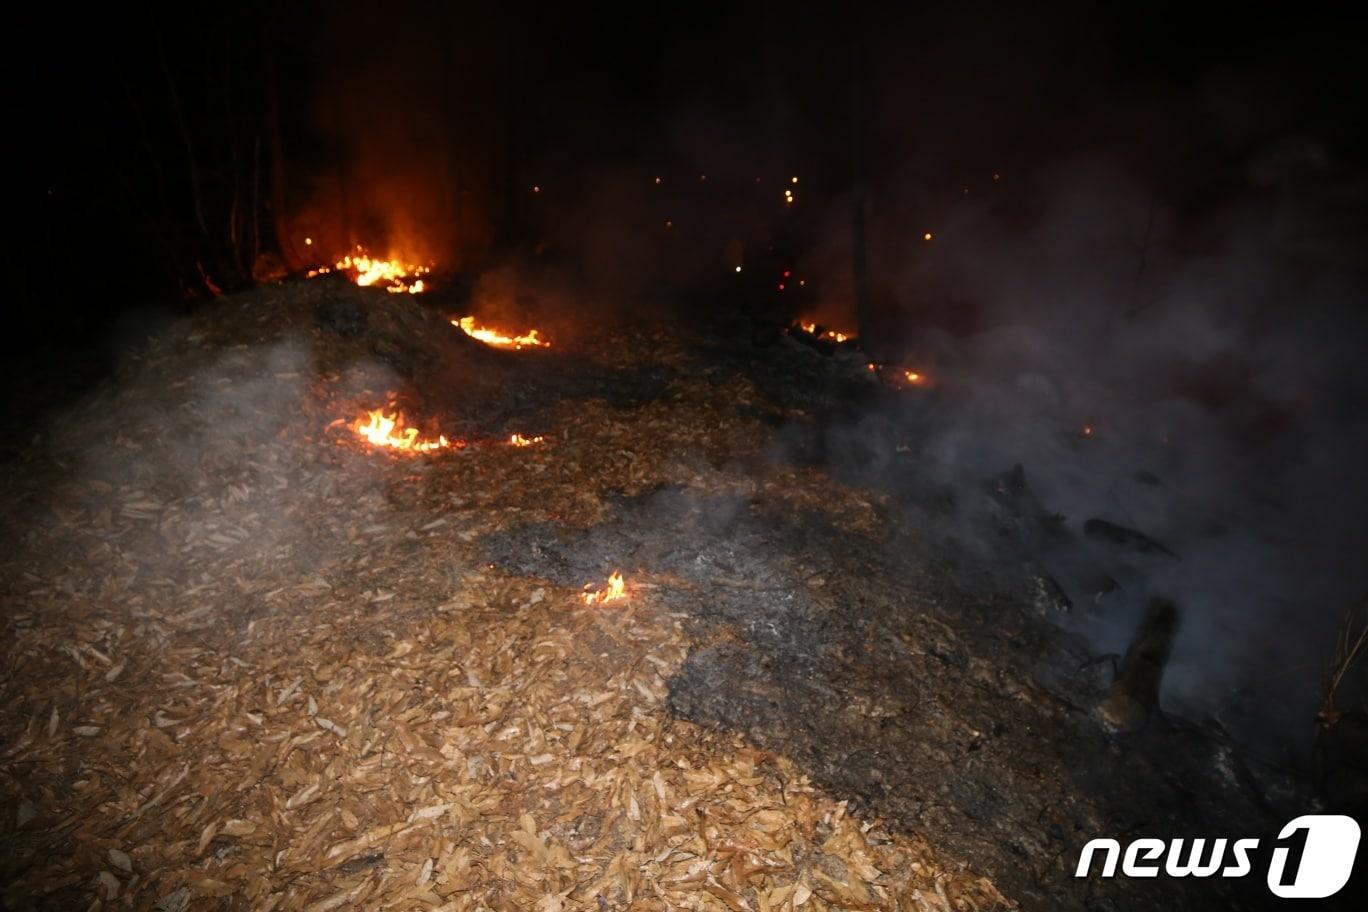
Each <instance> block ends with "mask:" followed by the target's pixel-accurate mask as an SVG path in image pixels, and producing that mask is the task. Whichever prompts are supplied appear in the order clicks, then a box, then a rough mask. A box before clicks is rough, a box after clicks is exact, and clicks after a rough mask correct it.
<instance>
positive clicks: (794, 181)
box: [789, 177, 798, 184]
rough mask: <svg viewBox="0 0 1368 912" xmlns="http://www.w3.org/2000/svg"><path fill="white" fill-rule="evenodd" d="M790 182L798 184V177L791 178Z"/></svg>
mask: <svg viewBox="0 0 1368 912" xmlns="http://www.w3.org/2000/svg"><path fill="white" fill-rule="evenodd" d="M789 180H790V181H791V182H793V183H795V184H796V183H798V178H796V177H790V178H789Z"/></svg>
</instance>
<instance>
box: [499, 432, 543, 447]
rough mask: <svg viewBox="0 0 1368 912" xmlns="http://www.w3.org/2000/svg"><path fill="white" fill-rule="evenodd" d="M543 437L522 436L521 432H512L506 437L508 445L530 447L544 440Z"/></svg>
mask: <svg viewBox="0 0 1368 912" xmlns="http://www.w3.org/2000/svg"><path fill="white" fill-rule="evenodd" d="M545 439H546V438H545V437H524V436H523V435H522V434H514V435H513V436H512V437H509V438H508V443H509V446H515V447H530V446H535V445H536V444H539V443H541V442H542V441H544V440H545Z"/></svg>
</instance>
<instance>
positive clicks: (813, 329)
mask: <svg viewBox="0 0 1368 912" xmlns="http://www.w3.org/2000/svg"><path fill="white" fill-rule="evenodd" d="M783 287H784V286H783V285H780V286H779V288H780V289H781V290H782V289H783ZM798 328H799V329H801V330H802V331H803V332H805V333H807V334H808V335H809V336H816V337H817V338H819V339H826V340H827V341H828V342H847V341H849V340H850V339H853V338H855V337H854V336H852V335H850V334H848V333H843V332H837V331H836V330H834V329H822V327H820V326H818V325H817V324H816V323H811V322H800V323H799V324H798ZM819 329H821V332H818V330H819Z"/></svg>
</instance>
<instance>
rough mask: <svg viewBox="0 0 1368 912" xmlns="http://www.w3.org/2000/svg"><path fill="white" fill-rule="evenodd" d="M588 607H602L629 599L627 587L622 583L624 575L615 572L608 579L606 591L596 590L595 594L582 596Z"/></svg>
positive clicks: (586, 593)
mask: <svg viewBox="0 0 1368 912" xmlns="http://www.w3.org/2000/svg"><path fill="white" fill-rule="evenodd" d="M580 597H581V598H583V599H584V604H586V605H600V604H607V603H608V602H616V601H618V600H620V599H625V598H626V597H627V585H626V583H624V582H623V581H622V574H621V573H619V572H618V571H616V570H614V571H613V573H612V575H610V576H609V577H608V587H607V588H606V589H596V590H594V591H593V592H585V593H583V594H582V595H581V596H580Z"/></svg>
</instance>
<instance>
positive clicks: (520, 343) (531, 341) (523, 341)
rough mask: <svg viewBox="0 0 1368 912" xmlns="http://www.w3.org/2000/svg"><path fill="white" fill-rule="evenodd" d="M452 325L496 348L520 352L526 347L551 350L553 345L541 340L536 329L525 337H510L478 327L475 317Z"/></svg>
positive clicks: (463, 319) (528, 332) (453, 322)
mask: <svg viewBox="0 0 1368 912" xmlns="http://www.w3.org/2000/svg"><path fill="white" fill-rule="evenodd" d="M451 325H452V326H455V327H457V328H458V329H460V330H461V331H462V332H464V333H465V334H466V335H467V336H470V337H471V338H472V339H479V340H480V341H481V342H483V343H484V344H485V345H492V346H494V347H495V348H512V349H515V350H519V349H522V348H526V347H529V346H530V347H538V348H550V347H551V343H550V342H547V341H546V340H544V339H542V338H540V337H539V336H538V335H537V331H536V330H535V329H531V330H528V331H527V332H526V333H525V334H523V335H520V336H519V335H509V334H508V333H506V332H503V331H501V330H497V329H490V328H488V327H485V326H477V325H476V324H475V318H474V317H461V319H459V320H452V321H451Z"/></svg>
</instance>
